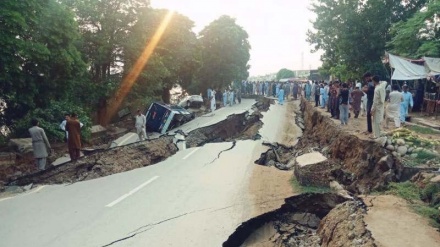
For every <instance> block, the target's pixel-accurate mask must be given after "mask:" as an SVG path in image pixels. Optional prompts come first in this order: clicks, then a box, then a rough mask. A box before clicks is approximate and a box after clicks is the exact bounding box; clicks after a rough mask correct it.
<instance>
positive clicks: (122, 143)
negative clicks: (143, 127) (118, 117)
mask: <svg viewBox="0 0 440 247" xmlns="http://www.w3.org/2000/svg"><path fill="white" fill-rule="evenodd" d="M133 135H136V134H135V133H131V135H129V136H127V137H125V139H124V140H122V141H121V142H120V143H119V144H118V146H122V145H124V143H125V142H126V141H127V140H128V139H130V138H131V137H132V136H133Z"/></svg>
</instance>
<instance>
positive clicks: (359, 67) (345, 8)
mask: <svg viewBox="0 0 440 247" xmlns="http://www.w3.org/2000/svg"><path fill="white" fill-rule="evenodd" d="M425 2H426V0H415V1H410V2H406V1H405V2H403V1H399V0H367V1H357V0H345V1H342V0H337V1H334V0H318V1H315V2H314V3H313V4H312V8H311V9H312V11H313V12H315V13H316V14H317V19H316V20H315V21H314V22H313V27H314V31H310V30H309V31H308V34H307V36H308V39H307V40H308V42H309V43H310V44H312V45H314V50H315V51H317V50H323V51H324V54H323V55H322V57H321V60H322V61H323V67H324V68H325V71H326V72H330V73H331V74H332V75H334V76H337V77H340V79H342V80H346V79H348V78H360V77H361V75H362V74H363V73H364V72H365V71H371V72H372V73H374V74H379V75H381V76H382V77H383V78H387V77H388V72H387V71H386V70H385V68H384V66H383V65H382V62H381V56H383V55H384V52H385V45H386V42H387V41H389V40H390V38H391V36H390V33H389V29H390V27H391V25H392V24H393V23H396V22H398V21H401V20H406V19H407V18H409V17H410V16H411V15H412V14H413V13H415V12H416V11H418V10H419V9H420V7H421V6H423V4H424V3H425Z"/></svg>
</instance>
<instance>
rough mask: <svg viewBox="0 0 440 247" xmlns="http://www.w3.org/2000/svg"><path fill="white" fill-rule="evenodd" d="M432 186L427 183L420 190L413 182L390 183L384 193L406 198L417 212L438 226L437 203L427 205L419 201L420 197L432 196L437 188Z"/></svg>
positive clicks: (439, 224)
mask: <svg viewBox="0 0 440 247" xmlns="http://www.w3.org/2000/svg"><path fill="white" fill-rule="evenodd" d="M432 188H433V187H431V186H430V185H428V187H427V188H426V189H425V190H421V189H420V188H418V187H417V186H416V185H415V184H413V183H411V182H409V181H407V182H403V183H390V184H389V185H388V190H387V191H386V193H388V194H392V195H396V196H399V197H401V198H403V199H405V200H407V201H408V202H409V203H410V206H411V208H412V209H413V210H414V211H415V212H416V213H417V214H419V215H421V216H424V217H426V218H429V219H430V223H431V225H433V226H434V227H437V228H440V215H439V213H438V209H437V208H436V207H437V206H438V205H434V204H432V203H431V206H429V205H427V204H425V203H424V202H423V201H421V199H423V198H424V197H425V199H428V196H431V197H432V195H433V192H435V191H438V189H439V188H438V187H434V188H436V189H432ZM434 194H435V193H434Z"/></svg>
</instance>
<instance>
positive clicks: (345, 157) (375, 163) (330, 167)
mask: <svg viewBox="0 0 440 247" xmlns="http://www.w3.org/2000/svg"><path fill="white" fill-rule="evenodd" d="M298 115H299V116H298V118H300V119H302V120H299V121H303V122H304V125H305V126H306V128H305V129H304V133H303V137H302V138H301V139H300V140H299V142H298V144H297V146H296V149H297V150H315V151H321V152H322V153H323V154H324V155H326V156H327V158H328V161H327V162H326V163H327V164H326V165H324V166H322V167H320V169H319V170H313V169H314V168H313V166H309V167H305V168H304V169H310V172H309V174H313V175H314V180H315V181H322V183H326V184H328V182H330V181H332V180H335V181H338V182H339V183H340V184H342V185H344V186H345V188H346V189H347V190H348V191H350V192H353V193H355V194H366V193H369V192H371V191H373V190H376V189H381V188H384V186H385V185H387V184H388V183H389V182H391V181H399V179H400V177H401V174H402V172H403V169H404V168H403V165H402V164H401V163H400V161H399V160H397V159H395V158H394V157H393V156H392V155H391V154H390V153H389V151H387V150H386V149H384V148H383V147H382V146H381V145H380V144H379V143H377V142H375V141H370V140H361V139H359V138H358V137H356V136H354V135H351V134H349V133H347V132H345V131H344V129H343V128H340V127H338V125H336V124H335V123H334V122H333V121H332V120H331V119H329V117H328V116H325V115H323V114H322V113H321V112H320V111H318V110H317V109H316V108H314V107H313V106H312V105H311V104H309V103H307V102H306V101H305V100H303V101H302V102H301V112H299V114H298ZM297 121H298V119H297Z"/></svg>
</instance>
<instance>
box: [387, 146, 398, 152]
mask: <svg viewBox="0 0 440 247" xmlns="http://www.w3.org/2000/svg"><path fill="white" fill-rule="evenodd" d="M386 149H388V150H390V151H394V150H396V148H395V147H394V146H393V145H388V146H387V147H386Z"/></svg>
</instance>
